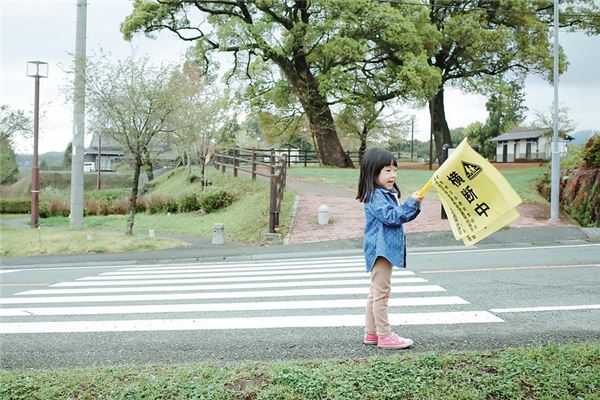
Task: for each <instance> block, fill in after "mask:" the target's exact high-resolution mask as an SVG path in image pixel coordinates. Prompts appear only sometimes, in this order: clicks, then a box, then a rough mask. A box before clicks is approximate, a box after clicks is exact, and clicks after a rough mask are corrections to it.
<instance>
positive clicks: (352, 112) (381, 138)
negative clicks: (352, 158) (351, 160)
mask: <svg viewBox="0 0 600 400" xmlns="http://www.w3.org/2000/svg"><path fill="white" fill-rule="evenodd" d="M384 108H385V104H384V103H378V104H373V103H370V102H367V103H364V104H356V105H347V106H346V107H345V108H344V109H343V110H342V111H341V112H340V113H339V114H338V117H337V120H336V122H337V124H338V126H339V127H340V130H341V131H342V132H345V133H346V134H348V135H350V136H352V137H353V138H357V139H358V140H359V142H360V145H359V148H358V160H359V162H360V161H362V156H363V154H364V153H365V151H366V149H367V144H368V142H369V141H371V142H375V143H380V144H382V143H386V144H387V147H390V145H391V144H392V143H398V142H400V141H401V139H402V138H403V137H405V136H406V134H407V132H408V129H409V127H410V117H408V116H405V117H404V118H401V119H400V120H394V119H392V118H391V117H388V116H386V115H384V114H383V111H384Z"/></svg>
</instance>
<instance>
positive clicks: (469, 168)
mask: <svg viewBox="0 0 600 400" xmlns="http://www.w3.org/2000/svg"><path fill="white" fill-rule="evenodd" d="M461 163H462V165H463V169H464V170H465V174H466V175H467V178H469V180H473V178H475V177H476V176H477V175H479V173H480V172H481V171H483V168H481V167H480V166H479V165H477V164H471V163H468V162H466V161H461Z"/></svg>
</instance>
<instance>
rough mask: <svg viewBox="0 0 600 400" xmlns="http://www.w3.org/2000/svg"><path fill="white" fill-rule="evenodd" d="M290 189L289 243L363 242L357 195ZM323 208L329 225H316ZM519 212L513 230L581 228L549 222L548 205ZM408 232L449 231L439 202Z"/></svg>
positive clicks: (426, 205) (292, 181)
mask: <svg viewBox="0 0 600 400" xmlns="http://www.w3.org/2000/svg"><path fill="white" fill-rule="evenodd" d="M287 185H288V187H290V188H292V189H294V190H295V191H297V192H298V193H300V194H299V196H298V197H299V198H298V202H297V208H296V210H295V217H294V221H293V223H292V228H291V233H290V235H289V237H288V243H314V242H321V241H326V240H338V239H354V238H362V236H363V229H364V225H365V216H364V211H363V206H362V204H361V203H359V202H358V200H356V199H355V196H356V193H355V192H354V191H351V190H349V189H344V188H337V187H334V186H331V185H325V184H320V183H318V182H312V181H311V182H306V181H302V180H301V179H298V178H294V177H288V180H287ZM322 204H324V205H327V207H328V208H329V216H330V223H329V224H328V225H318V224H317V213H318V210H319V206H320V205H322ZM517 211H518V212H519V214H521V217H520V218H519V219H517V220H516V221H514V222H513V223H512V224H510V227H512V228H527V227H529V228H535V227H546V226H548V227H549V226H579V224H577V222H575V221H573V220H572V219H571V218H570V217H569V216H568V215H567V214H565V213H561V219H560V220H559V221H550V220H549V218H550V204H548V203H546V204H521V205H519V206H518V207H517ZM405 231H406V233H407V234H408V235H410V233H413V232H443V231H450V224H449V223H448V220H445V219H441V204H440V202H439V201H438V200H430V199H428V198H425V200H424V201H423V204H422V206H421V214H420V215H419V216H418V217H417V219H416V220H414V221H412V222H410V223H408V224H406V225H405Z"/></svg>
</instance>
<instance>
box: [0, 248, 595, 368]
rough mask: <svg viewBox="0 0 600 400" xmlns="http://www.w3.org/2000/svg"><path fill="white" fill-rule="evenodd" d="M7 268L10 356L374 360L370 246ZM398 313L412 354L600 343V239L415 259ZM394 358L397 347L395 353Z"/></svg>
mask: <svg viewBox="0 0 600 400" xmlns="http://www.w3.org/2000/svg"><path fill="white" fill-rule="evenodd" d="M294 257H295V258H291V256H290V255H287V256H286V255H281V257H277V256H273V255H270V256H269V257H268V258H265V259H263V260H261V259H255V260H251V261H250V260H248V261H230V262H227V263H223V262H208V261H204V262H203V261H173V260H170V261H164V262H162V261H159V260H156V261H153V262H148V263H146V264H141V263H140V262H110V263H109V262H105V263H101V262H95V263H86V262H81V263H71V264H61V263H55V264H36V265H18V266H15V267H6V266H5V267H3V269H2V270H0V271H1V272H2V273H1V274H0V279H1V283H0V289H1V292H0V294H1V296H0V306H1V308H0V345H1V356H0V364H1V366H2V367H3V368H54V367H78V366H101V365H122V364H159V363H161V364H162V363H187V362H197V361H208V360H211V361H216V362H223V363H230V362H240V361H267V360H290V359H316V358H318V359H322V358H337V357H351V358H363V357H369V356H374V355H378V354H383V353H384V350H379V349H377V348H376V347H373V346H365V345H363V344H362V343H361V339H362V315H363V308H362V307H363V304H364V299H365V298H366V290H368V275H367V274H365V273H364V267H363V266H362V259H361V256H360V253H359V252H354V253H353V252H340V254H339V255H337V256H334V255H333V254H331V252H327V253H323V254H319V253H313V254H310V255H304V257H299V256H298V255H296V256H294ZM408 264H409V268H408V270H406V271H399V270H398V271H397V272H396V273H395V274H394V283H393V289H392V300H391V304H390V310H389V311H390V320H391V321H392V323H393V324H394V329H395V331H396V332H397V333H399V334H400V335H402V336H405V337H410V338H412V339H414V340H415V345H414V346H413V348H412V349H411V350H407V351H412V352H422V351H438V350H439V351H442V350H470V349H495V348H502V347H506V346H515V345H517V346H519V345H526V346H529V345H539V344H546V343H565V342H586V341H597V340H600V244H599V243H578V244H572V245H569V244H566V245H565V244H557V245H548V246H526V245H523V246H516V247H510V246H504V247H502V248H473V249H470V248H464V247H460V248H459V247H445V248H432V249H419V250H417V251H412V252H410V253H409V257H408ZM388 352H389V351H388Z"/></svg>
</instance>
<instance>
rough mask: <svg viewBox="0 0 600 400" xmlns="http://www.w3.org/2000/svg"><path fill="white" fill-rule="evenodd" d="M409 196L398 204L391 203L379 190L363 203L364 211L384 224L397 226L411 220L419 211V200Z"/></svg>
mask: <svg viewBox="0 0 600 400" xmlns="http://www.w3.org/2000/svg"><path fill="white" fill-rule="evenodd" d="M417 200H418V199H415V197H414V196H411V197H409V198H407V199H406V201H405V202H404V203H402V204H400V205H393V204H392V203H390V202H389V201H387V200H386V199H385V195H384V194H383V193H380V192H377V191H376V192H375V193H373V197H372V198H371V200H370V201H369V202H368V203H366V204H365V209H366V211H367V212H368V213H369V214H371V215H372V216H373V217H374V218H376V219H377V220H379V221H380V222H381V223H382V224H384V225H390V226H398V225H402V224H404V223H406V222H409V221H412V220H413V219H415V218H416V216H417V215H419V213H420V212H421V210H420V209H419V201H417Z"/></svg>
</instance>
